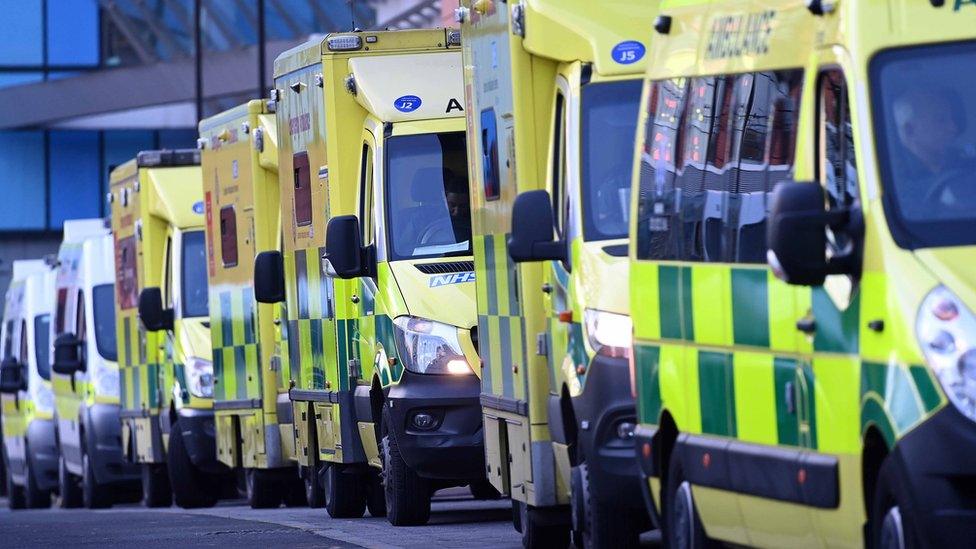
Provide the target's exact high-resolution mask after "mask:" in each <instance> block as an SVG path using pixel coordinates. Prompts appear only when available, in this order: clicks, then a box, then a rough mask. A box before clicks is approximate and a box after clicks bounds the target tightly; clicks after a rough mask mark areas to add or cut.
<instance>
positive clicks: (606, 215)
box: [580, 79, 643, 240]
mask: <svg viewBox="0 0 976 549" xmlns="http://www.w3.org/2000/svg"><path fill="white" fill-rule="evenodd" d="M642 86H643V82H642V81H641V80H640V79H636V80H621V81H617V82H604V83H595V84H587V85H586V86H584V87H583V94H582V95H583V99H582V113H581V115H582V123H581V127H580V132H581V134H582V139H581V141H582V143H581V147H580V154H581V157H582V162H581V164H582V165H581V168H582V178H581V181H582V185H583V193H582V195H583V236H584V238H585V239H586V240H608V239H611V238H624V237H626V236H627V230H628V223H629V220H630V177H631V170H632V169H633V159H634V137H635V134H636V133H635V132H636V130H637V114H638V112H637V109H638V104H639V103H640V96H641V87H642Z"/></svg>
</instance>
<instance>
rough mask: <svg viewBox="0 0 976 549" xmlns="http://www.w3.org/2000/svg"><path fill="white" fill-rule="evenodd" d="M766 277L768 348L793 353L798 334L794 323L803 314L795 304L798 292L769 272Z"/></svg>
mask: <svg viewBox="0 0 976 549" xmlns="http://www.w3.org/2000/svg"><path fill="white" fill-rule="evenodd" d="M766 276H767V279H766V281H767V284H766V288H767V290H766V291H767V292H769V294H768V295H769V346H770V348H771V349H772V350H774V351H788V352H794V351H796V349H797V339H798V335H797V334H798V333H800V332H799V331H798V330H797V329H796V321H797V320H798V319H799V318H800V317H802V316H803V315H804V314H805V312H800V307H798V304H797V294H798V292H799V291H800V290H799V288H798V287H795V286H790V285H788V284H786V283H785V282H783V281H781V280H779V279H778V278H776V276H775V275H773V272H772V271H771V270H770V271H767V274H766ZM807 295H809V291H808V292H807ZM808 306H809V305H808Z"/></svg>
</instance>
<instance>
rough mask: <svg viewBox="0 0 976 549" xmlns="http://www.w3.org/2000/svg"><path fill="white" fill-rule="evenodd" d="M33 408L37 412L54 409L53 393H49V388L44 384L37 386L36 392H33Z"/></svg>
mask: <svg viewBox="0 0 976 549" xmlns="http://www.w3.org/2000/svg"><path fill="white" fill-rule="evenodd" d="M34 408H35V409H36V410H37V411H39V412H51V411H53V410H54V394H52V393H51V388H50V387H48V386H46V385H40V386H38V388H37V392H36V393H34Z"/></svg>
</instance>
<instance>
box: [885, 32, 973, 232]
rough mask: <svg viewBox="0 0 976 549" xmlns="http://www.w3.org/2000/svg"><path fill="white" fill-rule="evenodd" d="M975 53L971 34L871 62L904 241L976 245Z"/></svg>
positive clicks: (891, 211)
mask: <svg viewBox="0 0 976 549" xmlns="http://www.w3.org/2000/svg"><path fill="white" fill-rule="evenodd" d="M974 58H976V43H974V42H967V43H958V44H943V45H936V46H924V47H915V48H902V49H896V50H890V51H886V52H883V53H881V54H879V55H877V56H875V58H874V59H873V60H872V62H871V81H872V89H873V99H874V106H875V107H874V108H875V111H874V116H875V125H876V135H877V138H878V143H877V147H878V157H879V164H880V167H881V176H882V180H883V184H884V186H885V189H884V192H883V193H882V197H883V200H884V206H885V211H886V213H887V215H888V222H889V224H890V226H891V232H892V234H893V235H894V237H895V240H896V241H897V242H898V244H899V245H901V246H902V247H905V248H910V249H915V248H926V247H935V246H960V245H976V106H974V105H973V103H972V101H970V100H969V99H968V98H969V97H970V96H971V95H972V90H974V89H976V72H974V71H973V70H972V63H973V59H974Z"/></svg>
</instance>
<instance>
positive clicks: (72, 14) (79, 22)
mask: <svg viewBox="0 0 976 549" xmlns="http://www.w3.org/2000/svg"><path fill="white" fill-rule="evenodd" d="M47 59H48V64H51V65H97V64H98V2H96V1H95V0H57V2H51V1H50V0H48V3H47Z"/></svg>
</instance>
